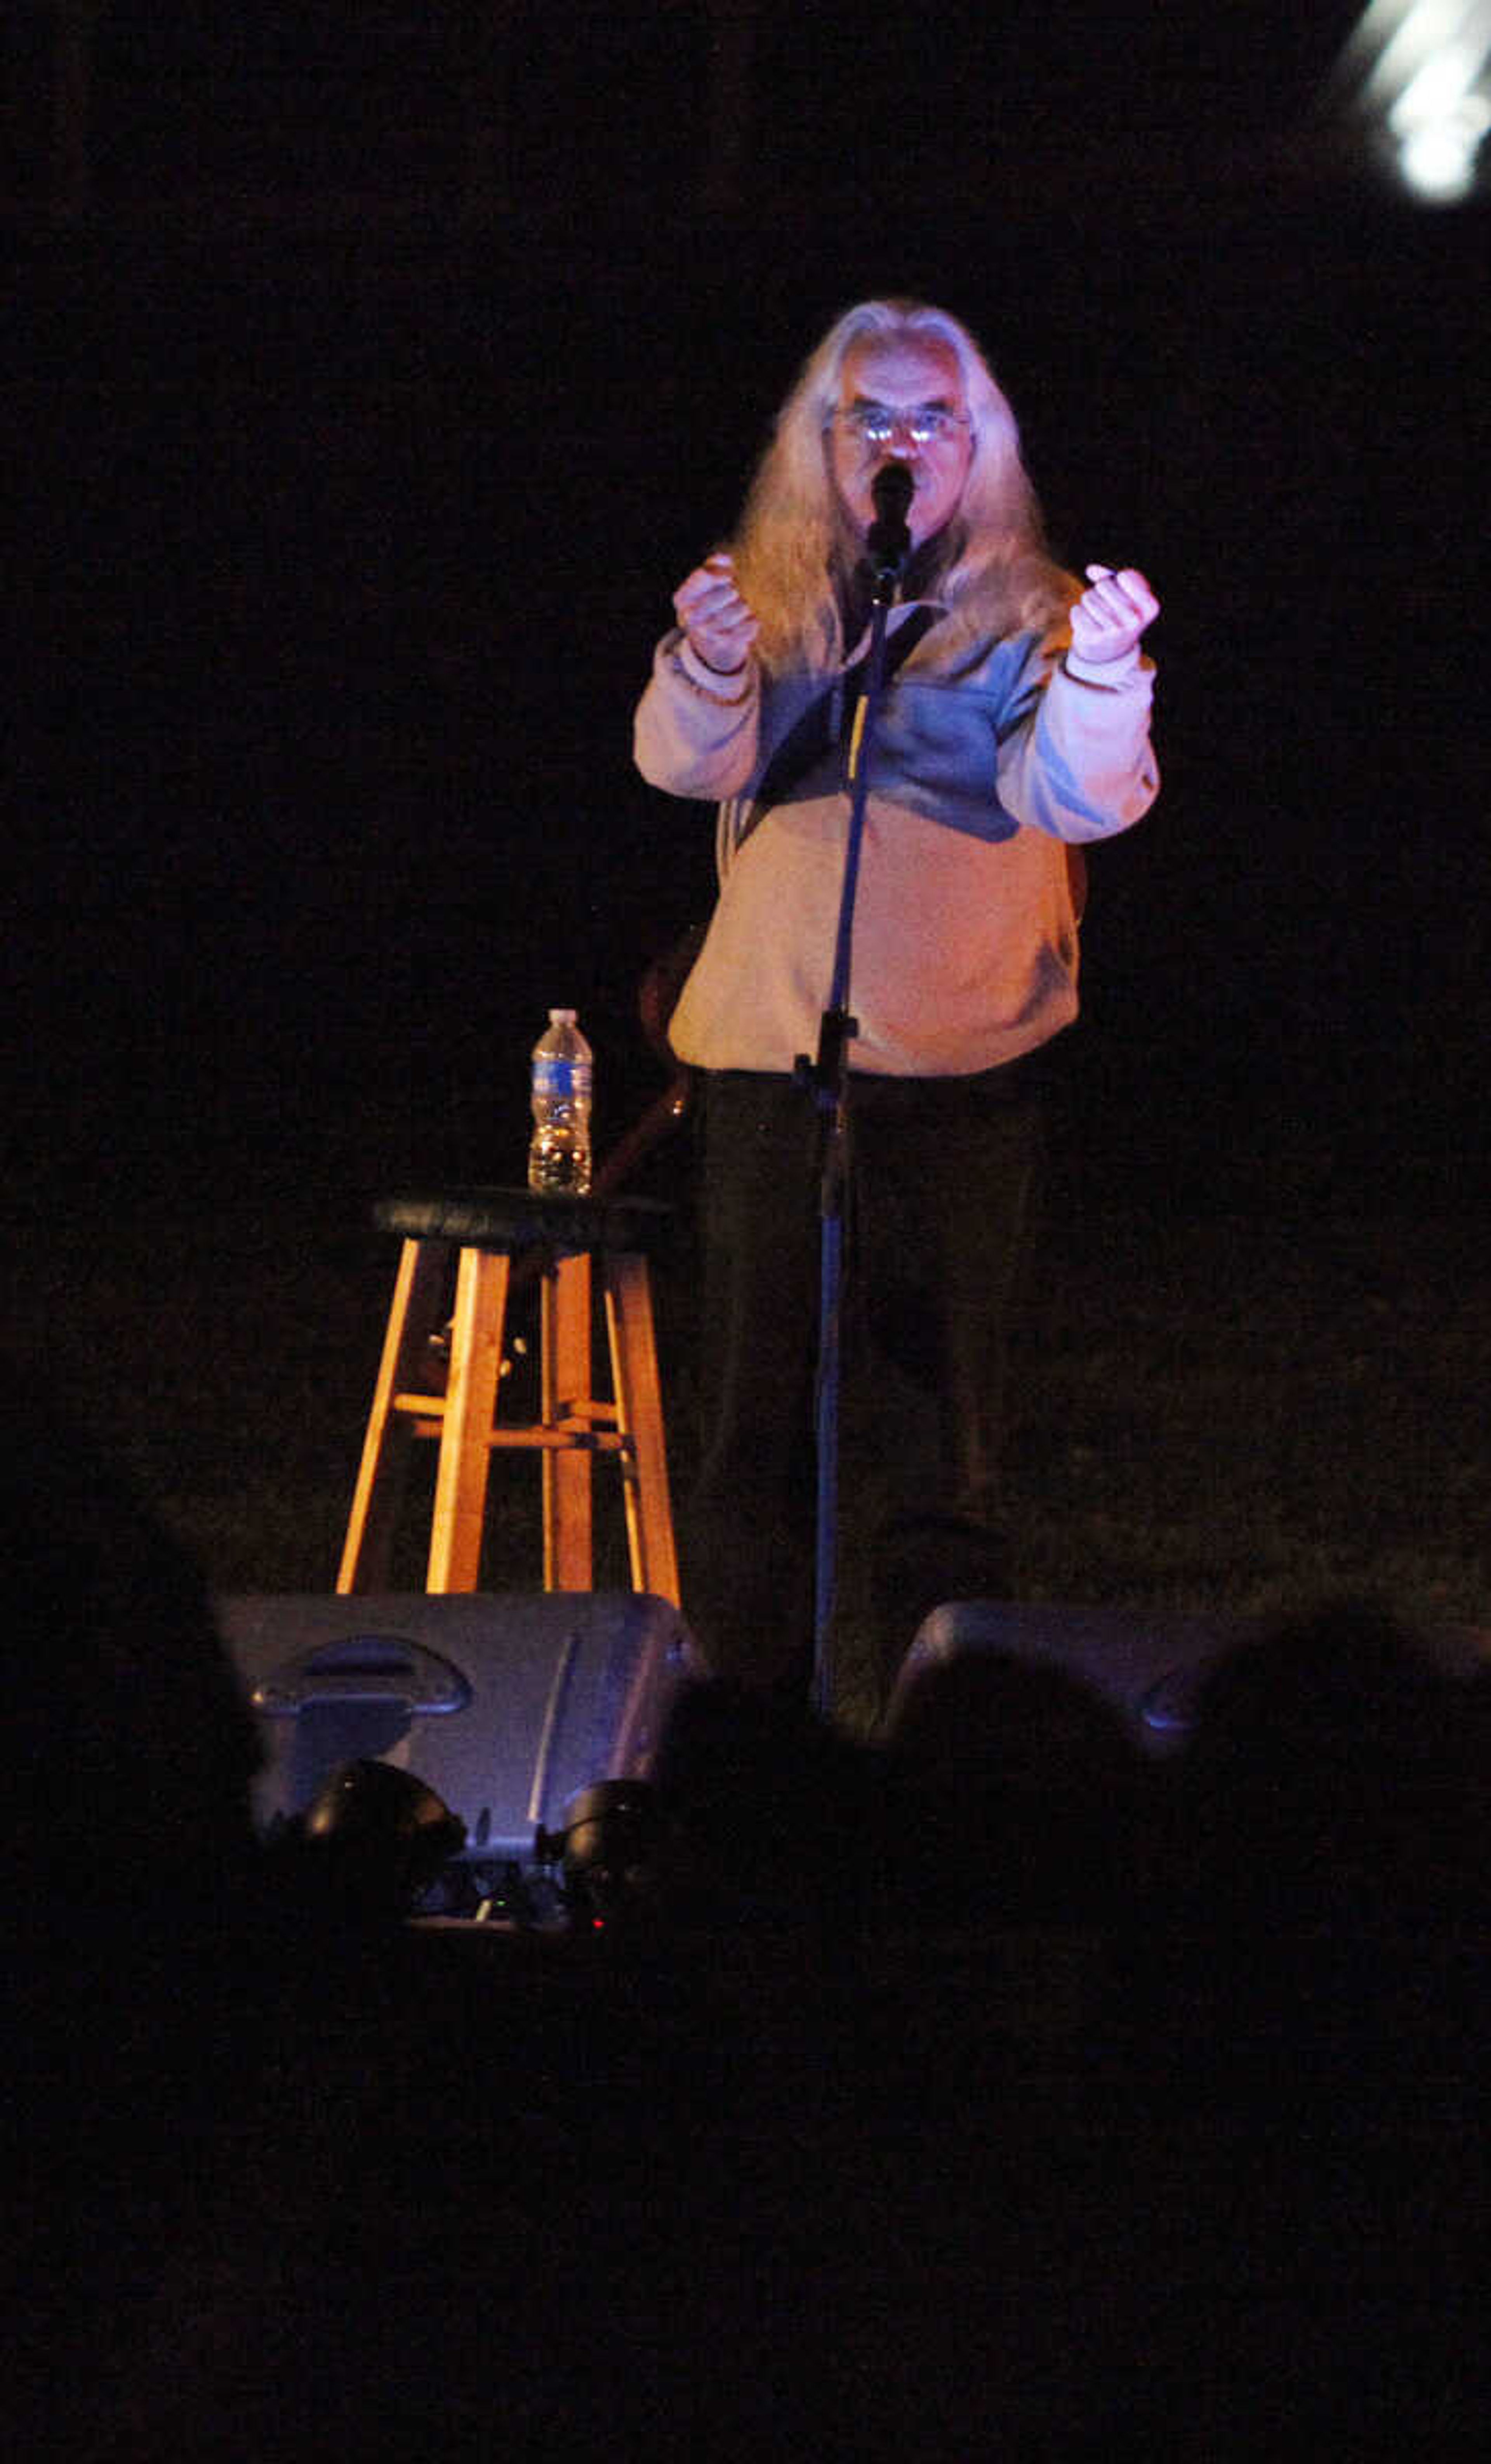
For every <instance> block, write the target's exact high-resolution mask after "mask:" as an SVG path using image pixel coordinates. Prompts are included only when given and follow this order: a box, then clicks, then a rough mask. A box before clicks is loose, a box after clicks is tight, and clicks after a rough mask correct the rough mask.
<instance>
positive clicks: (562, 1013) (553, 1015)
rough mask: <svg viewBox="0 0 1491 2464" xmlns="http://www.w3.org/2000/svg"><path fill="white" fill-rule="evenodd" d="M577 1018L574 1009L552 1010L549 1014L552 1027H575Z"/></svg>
mask: <svg viewBox="0 0 1491 2464" xmlns="http://www.w3.org/2000/svg"><path fill="white" fill-rule="evenodd" d="M575 1018H576V1013H575V1011H574V1010H572V1009H551V1010H550V1012H549V1024H550V1025H551V1026H573V1025H574V1023H575Z"/></svg>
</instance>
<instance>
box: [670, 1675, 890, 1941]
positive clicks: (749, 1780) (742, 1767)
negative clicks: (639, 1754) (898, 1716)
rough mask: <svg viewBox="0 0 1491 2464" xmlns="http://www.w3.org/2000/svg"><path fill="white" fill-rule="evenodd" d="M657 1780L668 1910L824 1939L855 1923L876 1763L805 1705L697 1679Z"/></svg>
mask: <svg viewBox="0 0 1491 2464" xmlns="http://www.w3.org/2000/svg"><path fill="white" fill-rule="evenodd" d="M654 1779H655V1784H656V1787H657V1791H658V1794H659V1798H660V1800H661V1803H662V1806H663V1809H664V1815H665V1819H666V1823H667V1830H668V1837H669V1851H668V1859H667V1869H666V1876H665V1897H666V1901H667V1905H668V1912H669V1914H670V1915H671V1916H672V1917H675V1918H678V1917H682V1918H684V1919H685V1920H686V1921H689V1922H697V1923H699V1924H703V1925H719V1926H722V1927H726V1928H729V1929H732V1930H735V1931H738V1930H739V1928H741V1927H742V1926H750V1927H754V1928H756V1929H758V1930H760V1929H765V1930H774V1931H776V1932H778V1934H786V1933H789V1932H805V1933H806V1934H808V1935H809V1936H811V1937H812V1938H814V1939H817V1940H822V1939H824V1938H831V1937H832V1936H833V1935H835V1934H836V1933H838V1932H840V1931H842V1930H844V1929H845V1928H853V1927H856V1926H857V1925H858V1924H859V1923H860V1920H861V1917H862V1915H863V1912H864V1907H865V1901H866V1892H867V1891H868V1890H869V1889H870V1887H871V1886H872V1882H873V1869H874V1866H875V1863H876V1860H877V1856H878V1846H877V1843H876V1841H875V1838H874V1837H873V1833H872V1826H873V1821H874V1813H875V1807H874V1798H873V1795H872V1792H871V1783H870V1766H869V1762H868V1759H867V1756H866V1752H865V1750H864V1749H862V1748H861V1747H859V1746H858V1745H856V1744H854V1743H853V1742H851V1741H850V1740H849V1739H847V1738H846V1737H844V1736H842V1735H841V1734H839V1733H838V1732H837V1731H836V1730H835V1729H834V1728H833V1727H830V1726H829V1725H828V1724H827V1723H825V1722H823V1721H822V1720H821V1719H819V1718H818V1717H817V1716H816V1715H815V1714H814V1713H813V1712H812V1711H810V1710H809V1709H807V1708H806V1706H804V1705H799V1704H797V1703H794V1702H792V1701H791V1700H789V1699H787V1698H786V1697H778V1696H773V1695H768V1694H764V1693H762V1692H760V1691H758V1690H756V1689H750V1688H744V1687H738V1686H735V1685H732V1684H730V1683H725V1682H723V1681H715V1680H711V1681H709V1682H707V1683H700V1684H696V1685H691V1686H689V1687H687V1688H686V1689H685V1690H684V1691H683V1693H682V1694H680V1696H679V1697H678V1700H677V1702H676V1703H675V1705H674V1706H673V1709H672V1712H671V1714H670V1717H669V1723H668V1727H667V1729H666V1731H665V1734H664V1736H663V1739H662V1741H661V1744H660V1748H659V1752H658V1757H657V1762H656V1765H655V1769H654Z"/></svg>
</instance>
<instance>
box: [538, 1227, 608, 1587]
mask: <svg viewBox="0 0 1491 2464" xmlns="http://www.w3.org/2000/svg"><path fill="white" fill-rule="evenodd" d="M541 1315H542V1353H543V1357H542V1367H541V1372H540V1375H541V1381H542V1388H541V1391H542V1406H541V1409H542V1417H543V1419H544V1420H545V1422H546V1423H547V1424H548V1425H549V1426H550V1427H552V1426H553V1424H554V1422H555V1421H556V1420H557V1419H559V1418H560V1417H561V1416H562V1414H563V1413H564V1411H565V1409H566V1408H567V1407H572V1406H573V1405H574V1404H575V1403H576V1402H577V1401H580V1400H581V1399H588V1397H589V1394H590V1384H591V1376H590V1260H589V1258H588V1256H586V1255H585V1254H584V1253H583V1252H581V1254H580V1255H579V1256H576V1257H573V1258H560V1259H559V1260H558V1261H557V1263H556V1265H555V1266H554V1269H553V1271H552V1272H551V1273H549V1274H546V1275H545V1276H544V1279H543V1293H542V1301H541ZM593 1461H594V1458H593V1455H592V1453H591V1450H590V1448H589V1447H588V1446H586V1445H583V1444H581V1445H576V1446H567V1447H563V1448H559V1447H554V1446H545V1448H544V1450H543V1587H544V1590H545V1591H546V1592H588V1591H589V1589H590V1587H591V1583H592V1581H593V1579H594V1577H593V1567H594V1562H595V1558H594V1545H593V1540H594V1526H593V1518H592V1486H591V1466H592V1463H593Z"/></svg>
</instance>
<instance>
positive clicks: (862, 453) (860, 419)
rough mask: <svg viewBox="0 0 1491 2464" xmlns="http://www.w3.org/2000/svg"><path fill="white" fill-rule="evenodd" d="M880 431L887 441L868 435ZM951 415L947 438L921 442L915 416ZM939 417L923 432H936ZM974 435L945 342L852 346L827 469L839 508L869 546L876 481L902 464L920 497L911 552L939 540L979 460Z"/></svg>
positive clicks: (914, 508)
mask: <svg viewBox="0 0 1491 2464" xmlns="http://www.w3.org/2000/svg"><path fill="white" fill-rule="evenodd" d="M877 411H879V412H881V413H882V414H884V416H883V419H882V420H881V422H880V423H879V425H881V426H882V427H884V428H887V429H889V433H888V434H885V435H877V434H874V433H873V432H871V433H866V425H865V424H866V423H867V424H868V427H869V429H871V430H873V429H874V428H875V426H876V421H875V413H876V412H877ZM918 411H920V412H927V413H932V414H935V413H937V412H941V413H943V414H945V419H944V422H943V423H942V433H941V434H938V435H933V436H924V437H921V438H918V437H916V436H914V435H913V434H912V433H911V432H910V423H911V422H912V421H913V418H914V414H915V413H917V412H918ZM937 424H938V423H937V421H936V420H935V418H934V417H933V418H932V419H931V420H924V421H923V423H922V425H923V427H927V426H936V425H937ZM973 451H974V438H973V430H972V429H971V427H970V426H969V423H968V404H967V402H966V400H965V398H964V393H963V383H962V378H961V376H960V375H959V372H958V364H957V358H956V354H955V353H954V350H953V349H952V347H951V345H950V344H948V343H947V342H939V341H935V340H933V339H932V338H931V337H928V338H927V339H926V340H914V341H913V340H911V339H910V338H908V339H906V340H902V341H893V340H889V339H882V338H880V337H875V336H872V337H870V338H868V339H867V340H866V341H863V342H854V343H851V345H850V347H849V349H848V351H847V353H846V354H845V357H844V372H843V375H842V378H841V380H840V388H839V406H838V410H837V412H836V415H835V418H834V423H833V427H832V429H831V430H830V433H829V445H828V467H829V472H830V473H831V475H832V478H833V483H834V486H835V488H836V489H837V490H838V493H839V499H840V502H841V503H842V504H843V506H844V510H845V512H846V513H847V515H848V517H849V519H850V521H851V522H852V523H853V525H854V527H855V529H856V530H857V531H858V532H859V534H860V537H861V538H862V539H863V538H864V537H865V536H866V533H867V532H868V529H869V526H870V524H871V522H872V521H873V520H874V518H875V500H874V497H873V495H871V489H872V487H873V485H874V479H875V473H877V471H880V470H882V469H884V467H885V465H886V464H887V463H888V462H904V463H905V465H906V467H907V469H908V471H909V472H910V474H911V479H912V481H913V483H914V487H915V494H914V495H913V496H912V498H911V508H910V514H909V515H908V517H907V523H908V527H909V529H910V534H911V544H912V546H913V547H920V546H921V544H922V541H923V540H924V539H933V538H935V536H936V534H937V532H938V531H940V530H941V529H942V528H943V526H944V524H945V523H947V522H948V521H950V520H951V519H952V517H953V515H954V513H955V512H956V510H957V504H958V499H959V498H960V496H961V495H962V494H963V482H964V480H965V479H966V478H967V476H968V466H969V463H970V461H971V460H972V458H973Z"/></svg>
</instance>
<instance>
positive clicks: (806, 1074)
mask: <svg viewBox="0 0 1491 2464" xmlns="http://www.w3.org/2000/svg"><path fill="white" fill-rule="evenodd" d="M873 494H874V499H875V507H876V512H877V515H878V519H877V520H876V521H875V522H873V523H872V524H871V526H870V531H869V537H868V540H867V546H868V551H869V556H870V561H871V564H872V568H873V574H874V583H873V591H872V596H871V600H870V637H869V649H868V651H867V653H866V661H865V683H864V690H863V692H862V693H861V696H860V701H859V706H858V708H857V710H856V713H855V716H854V722H853V728H852V732H851V735H850V739H849V756H848V767H847V779H848V785H849V790H850V802H849V830H848V839H847V842H846V844H845V847H844V883H843V888H842V890H841V892H840V900H839V927H838V934H837V937H836V940H835V944H834V967H833V980H832V983H831V985H830V987H829V993H828V1006H827V1008H826V1009H825V1010H824V1011H823V1013H822V1019H821V1020H820V1023H819V1036H818V1055H817V1058H816V1060H814V1061H811V1062H810V1061H809V1060H808V1059H807V1057H806V1055H805V1054H800V1055H799V1058H798V1063H797V1069H796V1076H797V1078H798V1082H799V1084H800V1085H804V1086H807V1087H808V1088H809V1089H811V1091H812V1094H813V1098H814V1101H815V1103H816V1105H817V1107H818V1112H819V1119H820V1125H821V1129H822V1160H821V1169H820V1177H819V1205H818V1211H819V1225H820V1244H819V1312H818V1375H817V1384H816V1388H815V1398H816V1399H815V1436H816V1440H817V1462H818V1491H817V1525H816V1550H815V1560H814V1564H815V1579H814V1593H813V1704H814V1707H815V1709H816V1710H817V1711H818V1713H819V1715H820V1716H821V1717H822V1719H824V1720H827V1719H828V1718H830V1717H831V1715H832V1711H833V1703H834V1674H833V1659H832V1640H831V1636H830V1627H831V1624H832V1620H833V1612H834V1594H835V1576H836V1573H837V1562H836V1561H837V1553H838V1551H837V1540H838V1525H839V1393H840V1386H841V1382H842V1360H841V1335H842V1325H841V1313H842V1301H843V1291H844V1183H845V1179H846V1165H847V1155H848V1097H849V1069H848V1048H849V1044H850V1041H851V1039H852V1038H853V1037H854V1036H855V1035H857V1034H858V1032H859V1022H858V1021H857V1020H856V1019H854V1018H852V1017H851V1016H850V1014H849V957H850V950H851V947H852V942H853V935H854V903H855V898H856V894H857V892H858V888H859V872H860V851H861V848H862V847H863V844H864V838H865V806H866V798H867V795H868V792H869V762H870V752H871V748H872V745H873V742H874V736H875V728H876V723H877V721H878V718H879V715H880V700H881V692H882V688H883V685H884V681H885V659H886V617H887V614H888V610H889V608H890V607H891V605H893V604H894V600H895V595H896V584H897V583H898V582H899V580H900V576H901V570H902V567H903V566H904V564H905V562H906V560H907V557H908V555H909V554H910V533H909V532H908V529H907V525H906V511H907V508H908V507H909V506H910V500H911V494H912V485H911V478H910V473H909V472H908V471H907V470H906V468H905V465H904V464H902V463H888V464H887V466H886V468H885V469H884V470H883V471H881V472H879V473H877V474H876V478H875V483H874V490H873Z"/></svg>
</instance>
